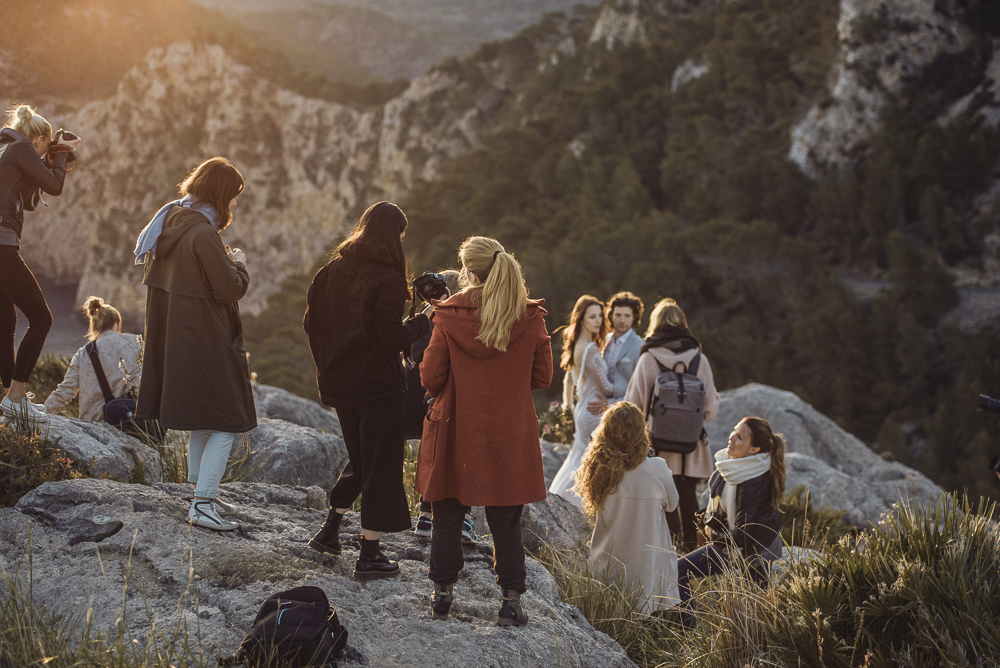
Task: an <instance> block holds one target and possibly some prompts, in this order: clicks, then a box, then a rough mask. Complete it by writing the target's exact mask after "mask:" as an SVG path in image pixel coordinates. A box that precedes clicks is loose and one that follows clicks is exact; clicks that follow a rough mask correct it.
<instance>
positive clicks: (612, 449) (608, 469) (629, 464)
mask: <svg viewBox="0 0 1000 668" xmlns="http://www.w3.org/2000/svg"><path fill="white" fill-rule="evenodd" d="M648 453H649V431H648V429H647V427H646V418H645V417H643V415H642V411H640V410H639V408H638V407H637V406H636V405H635V404H633V403H630V402H628V401H620V402H618V403H617V404H615V405H613V406H612V407H611V408H609V409H608V410H607V411H605V413H604V415H603V416H602V417H601V422H600V424H598V425H597V429H595V430H594V433H593V435H592V436H591V437H590V446H589V447H588V448H587V451H586V453H585V454H584V455H583V461H582V462H581V463H580V468H579V469H577V471H576V483H575V484H574V485H573V491H575V492H576V493H577V494H579V495H580V498H582V499H583V510H584V512H586V513H587V514H588V515H590V516H591V517H593V516H595V515H597V513H599V512H600V511H601V510H603V508H604V502H605V501H607V500H608V497H609V496H610V495H611V494H613V493H614V491H615V490H616V489H618V485H620V484H621V482H622V479H623V478H624V477H625V474H626V473H627V472H628V471H631V470H632V469H634V468H637V467H638V466H639V464H641V463H642V461H643V460H644V459H645V458H646V455H647V454H648Z"/></svg>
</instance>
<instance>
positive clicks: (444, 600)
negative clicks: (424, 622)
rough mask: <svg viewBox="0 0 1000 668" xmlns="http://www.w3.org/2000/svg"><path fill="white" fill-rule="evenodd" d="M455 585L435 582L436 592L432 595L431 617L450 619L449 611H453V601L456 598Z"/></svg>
mask: <svg viewBox="0 0 1000 668" xmlns="http://www.w3.org/2000/svg"><path fill="white" fill-rule="evenodd" d="M454 592H455V585H453V584H450V585H448V586H446V587H442V586H441V585H439V584H437V583H436V582H435V583H434V594H433V595H431V618H432V619H441V620H445V619H448V613H449V612H450V611H451V603H452V601H454V600H455V596H454Z"/></svg>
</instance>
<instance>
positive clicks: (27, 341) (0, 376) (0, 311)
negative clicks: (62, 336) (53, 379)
mask: <svg viewBox="0 0 1000 668" xmlns="http://www.w3.org/2000/svg"><path fill="white" fill-rule="evenodd" d="M15 306H16V307H17V308H19V309H21V312H22V313H24V315H25V316H26V317H27V318H28V331H27V332H25V333H24V338H22V339H21V345H20V346H19V347H18V349H17V355H16V358H15V354H14V335H15V333H16V332H17V311H16V310H15V309H14V307H15ZM50 329H52V312H51V311H49V305H48V304H46V303H45V295H44V294H42V289H41V288H39V287H38V281H36V280H35V276H34V274H32V273H31V270H30V269H28V265H26V264H25V263H24V260H22V259H21V253H20V248H19V247H18V246H0V381H2V382H3V386H4V388H5V389H6V388H9V387H10V383H11V381H12V380H16V381H18V382H21V383H27V382H28V380H29V379H30V378H31V372H32V371H34V369H35V363H36V362H38V357H39V356H40V355H41V354H42V348H43V347H44V346H45V337H47V336H48V335H49V330H50Z"/></svg>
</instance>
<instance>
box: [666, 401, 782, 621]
mask: <svg viewBox="0 0 1000 668" xmlns="http://www.w3.org/2000/svg"><path fill="white" fill-rule="evenodd" d="M708 487H709V490H710V492H711V496H710V498H709V502H708V508H707V509H706V510H705V516H704V517H705V532H706V534H707V535H708V538H709V541H710V542H709V544H708V545H706V546H705V547H702V548H699V549H698V550H695V551H694V552H692V553H690V554H688V555H686V556H685V557H684V558H683V559H681V560H680V561H679V562H678V564H677V571H678V574H677V584H678V588H679V590H680V597H681V602H682V603H684V604H685V606H687V604H688V601H689V599H690V598H691V586H690V581H691V580H692V579H694V578H700V577H704V576H707V575H718V574H720V573H722V572H724V571H725V570H726V569H727V568H740V569H741V570H744V571H745V572H746V573H747V574H748V575H749V577H750V579H751V580H753V581H754V582H755V583H757V584H758V585H759V586H761V587H767V579H768V572H769V570H770V564H771V562H772V561H774V560H775V559H780V558H781V511H780V510H779V509H778V504H779V503H781V498H782V496H783V495H784V493H785V438H784V436H782V435H781V434H775V433H773V432H772V431H771V425H770V424H769V423H768V422H767V420H764V419H762V418H759V417H747V418H743V419H742V420H741V421H740V423H739V424H738V425H736V427H735V428H734V429H733V431H732V433H731V434H729V445H728V447H727V448H726V449H725V450H719V451H718V452H717V453H715V472H714V473H712V477H711V478H710V479H709V481H708ZM683 620H684V626H685V627H687V628H694V626H695V619H694V615H692V614H691V612H690V611H689V610H688V609H687V608H686V607H685V610H684V614H683Z"/></svg>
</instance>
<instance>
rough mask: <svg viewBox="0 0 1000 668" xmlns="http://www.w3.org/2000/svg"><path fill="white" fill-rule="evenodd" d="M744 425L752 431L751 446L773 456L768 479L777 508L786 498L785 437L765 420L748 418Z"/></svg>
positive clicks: (772, 500) (745, 419)
mask: <svg viewBox="0 0 1000 668" xmlns="http://www.w3.org/2000/svg"><path fill="white" fill-rule="evenodd" d="M743 423H744V424H745V425H746V426H747V428H748V429H750V445H751V446H753V447H755V448H757V449H758V450H760V452H767V453H770V455H771V468H770V469H769V470H768V472H767V477H768V479H769V480H770V481H771V504H772V505H774V507H775V508H777V507H778V504H780V503H781V499H782V497H784V496H785V448H786V447H787V444H786V443H785V437H784V435H783V434H775V433H774V432H773V431H771V424H770V423H769V422H768V421H767V420H765V419H764V418H759V417H747V418H743Z"/></svg>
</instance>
